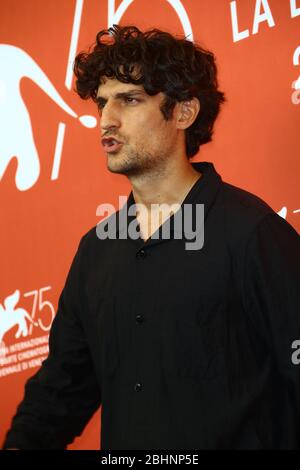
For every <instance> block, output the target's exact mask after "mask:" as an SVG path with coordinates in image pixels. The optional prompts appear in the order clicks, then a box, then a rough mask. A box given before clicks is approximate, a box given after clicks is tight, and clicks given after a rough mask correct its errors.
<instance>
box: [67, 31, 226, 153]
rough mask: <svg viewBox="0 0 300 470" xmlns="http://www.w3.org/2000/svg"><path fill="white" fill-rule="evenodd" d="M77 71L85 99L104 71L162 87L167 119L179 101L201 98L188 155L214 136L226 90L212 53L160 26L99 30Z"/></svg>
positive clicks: (149, 89)
mask: <svg viewBox="0 0 300 470" xmlns="http://www.w3.org/2000/svg"><path fill="white" fill-rule="evenodd" d="M137 67H138V70H139V74H138V75H137V74H136V70H137ZM73 70H74V74H75V76H76V82H75V87H76V88H75V91H76V92H77V93H78V95H79V96H80V97H81V98H82V99H88V98H92V99H93V101H95V102H96V97H97V91H98V87H99V84H100V79H101V77H102V76H107V77H109V78H116V79H117V80H119V81H120V82H123V83H133V84H136V85H143V87H144V89H145V91H146V93H148V95H151V96H153V95H156V94H157V93H159V92H163V93H164V94H165V99H164V101H163V103H162V105H161V108H160V109H161V112H162V113H163V116H164V118H165V119H166V120H168V119H170V118H171V117H172V114H173V109H174V106H175V104H176V103H177V102H180V101H185V100H190V99H192V98H193V97H197V98H198V99H199V101H200V104H201V109H200V112H199V114H198V116H197V118H196V120H195V121H194V123H193V124H192V125H191V126H190V127H189V128H188V129H186V131H185V142H186V154H187V157H188V158H191V157H193V156H194V155H195V154H196V153H197V152H198V150H199V147H200V145H202V144H205V143H207V142H210V141H211V140H212V134H213V124H214V122H215V120H216V118H217V116H218V114H219V111H220V106H221V103H223V102H224V101H225V95H224V93H223V92H221V91H219V90H218V89H217V88H218V82H217V67H216V63H215V57H214V54H213V53H212V52H210V51H208V50H206V49H203V48H202V47H200V46H199V45H197V44H195V43H193V42H191V41H189V40H187V39H185V38H183V39H181V38H176V37H174V36H172V35H171V34H170V33H168V32H164V31H160V30H158V29H151V30H148V31H146V32H142V31H140V30H139V29H138V28H137V27H135V26H123V27H121V26H118V25H113V27H111V28H109V29H104V30H102V31H100V32H99V33H98V34H97V36H96V43H95V44H93V45H92V46H91V47H90V48H89V50H88V52H80V53H79V54H78V55H77V56H76V58H75V62H74V68H73Z"/></svg>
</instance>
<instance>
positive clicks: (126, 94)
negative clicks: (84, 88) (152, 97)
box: [96, 90, 146, 104]
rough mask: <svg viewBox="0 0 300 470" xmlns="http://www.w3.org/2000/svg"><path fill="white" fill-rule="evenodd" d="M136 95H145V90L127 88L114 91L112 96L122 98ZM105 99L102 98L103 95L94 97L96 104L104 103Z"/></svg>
mask: <svg viewBox="0 0 300 470" xmlns="http://www.w3.org/2000/svg"><path fill="white" fill-rule="evenodd" d="M136 95H146V92H145V91H143V90H128V91H123V92H119V93H116V94H115V95H113V97H114V98H115V99H117V100H118V99H123V98H127V97H131V96H136ZM106 101H107V99H106V98H104V97H103V96H97V97H96V102H97V103H98V104H103V103H106Z"/></svg>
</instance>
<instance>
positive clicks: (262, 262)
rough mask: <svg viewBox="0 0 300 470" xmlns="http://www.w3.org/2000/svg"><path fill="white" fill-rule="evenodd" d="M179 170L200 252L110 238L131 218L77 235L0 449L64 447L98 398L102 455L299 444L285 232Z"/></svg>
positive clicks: (262, 213) (209, 174)
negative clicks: (188, 184) (103, 232)
mask: <svg viewBox="0 0 300 470" xmlns="http://www.w3.org/2000/svg"><path fill="white" fill-rule="evenodd" d="M193 165H194V167H195V168H196V169H197V170H198V171H199V172H200V173H202V176H201V178H200V179H199V180H198V181H197V182H196V183H195V184H194V186H193V187H192V189H191V190H190V192H189V193H188V195H187V196H186V198H185V200H184V201H183V204H187V203H189V204H192V205H193V207H195V205H196V204H204V208H205V223H204V245H203V247H202V248H201V249H199V250H187V249H186V248H185V247H186V245H185V243H186V240H184V239H182V240H180V239H175V238H174V237H172V234H173V235H174V233H173V231H172V230H171V238H170V239H169V240H168V239H163V237H162V236H161V234H160V231H159V233H158V234H159V236H158V237H157V238H155V237H154V236H152V237H151V238H150V239H148V240H147V241H146V242H145V241H143V240H142V238H138V239H136V240H132V239H122V238H121V235H120V234H121V233H124V227H125V228H126V229H127V226H128V225H129V224H130V223H135V222H136V219H135V216H134V215H133V216H131V217H129V219H128V220H127V222H126V224H125V225H124V223H123V225H122V223H120V224H119V225H118V231H117V238H116V239H106V240H100V239H99V238H98V237H97V234H96V228H95V227H94V228H93V229H92V230H90V231H89V232H88V233H87V234H86V235H85V236H83V237H82V239H81V242H80V244H79V248H78V251H77V253H76V255H75V257H74V260H73V263H72V266H71V268H70V272H69V274H68V277H67V280H66V283H65V286H64V289H63V291H62V293H61V296H60V299H59V306H58V311H57V315H56V317H55V319H54V322H53V326H52V329H51V334H50V354H49V357H48V359H47V360H46V361H45V362H44V363H43V365H42V367H41V369H40V370H39V371H38V372H37V373H36V374H35V375H34V376H33V377H32V378H31V379H30V380H29V381H28V383H27V385H26V392H25V397H24V400H23V401H22V403H21V404H20V405H19V407H18V410H17V413H16V416H15V417H14V419H13V423H12V427H11V429H10V431H9V432H8V435H7V438H6V441H5V443H4V446H5V447H19V448H21V449H61V448H65V447H66V445H67V444H68V443H70V442H71V441H72V440H73V439H74V437H75V436H77V435H79V434H80V433H81V432H82V430H83V429H84V427H85V425H86V423H87V422H88V420H89V419H90V417H91V416H92V414H93V413H94V411H95V410H96V409H97V408H98V407H99V406H100V405H101V404H102V430H101V447H102V449H110V450H113V449H121V450H124V449H134V450H138V449H146V450H147V449H174V450H176V449H269V448H278V449H279V448H283V449H293V448H299V447H300V446H299V444H300V436H299V432H300V365H297V364H293V362H292V360H291V357H292V353H293V352H294V349H292V343H293V341H294V340H297V339H299V340H300V308H299V307H300V294H299V292H300V249H299V248H300V244H299V236H298V234H297V232H296V231H295V230H294V229H293V228H292V227H291V225H289V224H288V223H287V222H286V221H285V220H284V219H283V218H281V217H280V216H279V215H277V214H276V213H275V212H274V211H273V210H272V209H271V208H270V207H269V206H268V205H267V204H266V203H265V202H264V201H262V200H261V199H260V198H258V197H256V196H255V195H253V194H251V193H248V192H246V191H244V190H242V189H240V188H237V187H235V186H232V185H230V184H228V183H225V182H223V181H222V179H221V177H220V175H219V174H218V173H217V172H216V171H215V168H214V166H213V164H212V163H209V162H201V163H193ZM132 204H134V198H133V195H132V193H130V195H129V198H128V200H127V203H126V204H125V206H124V208H123V209H122V210H123V211H124V210H125V212H127V210H128V209H129V208H130V207H131V206H132ZM112 217H115V216H112ZM173 217H174V216H172V217H171V220H173ZM109 220H111V219H109ZM102 224H107V220H106V221H104V222H102ZM122 230H123V232H122ZM156 235H157V233H156Z"/></svg>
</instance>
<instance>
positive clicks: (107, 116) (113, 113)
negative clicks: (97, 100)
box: [100, 101, 121, 131]
mask: <svg viewBox="0 0 300 470" xmlns="http://www.w3.org/2000/svg"><path fill="white" fill-rule="evenodd" d="M120 124H121V123H120V113H119V112H118V110H117V106H116V105H114V104H113V103H112V102H109V101H108V102H107V103H106V104H105V106H104V108H103V109H102V111H101V117H100V127H101V129H102V130H103V131H105V130H108V129H110V128H119V127H120Z"/></svg>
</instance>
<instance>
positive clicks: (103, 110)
mask: <svg viewBox="0 0 300 470" xmlns="http://www.w3.org/2000/svg"><path fill="white" fill-rule="evenodd" d="M163 100H164V94H163V93H158V94H157V95H155V96H149V95H148V94H147V93H146V92H145V90H144V88H143V86H142V85H134V84H132V83H122V82H120V81H118V80H117V79H107V78H106V79H105V80H102V82H101V83H100V86H99V88H98V93H97V101H98V106H99V111H100V128H101V137H102V145H103V148H104V151H105V152H106V155H107V167H108V169H109V170H110V171H111V172H114V173H123V174H125V175H127V176H136V175H142V174H147V173H151V174H153V173H160V172H161V171H162V170H163V169H164V168H166V165H167V161H168V158H169V157H170V156H171V155H172V152H173V151H174V149H175V148H176V143H177V139H178V129H177V128H176V124H175V122H176V120H175V119H174V118H172V119H170V120H168V121H166V120H165V118H164V116H163V114H162V112H161V110H160V105H161V104H162V102H163ZM175 108H176V107H175ZM174 111H175V110H174ZM113 139H116V140H117V142H116V141H114V140H113Z"/></svg>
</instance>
